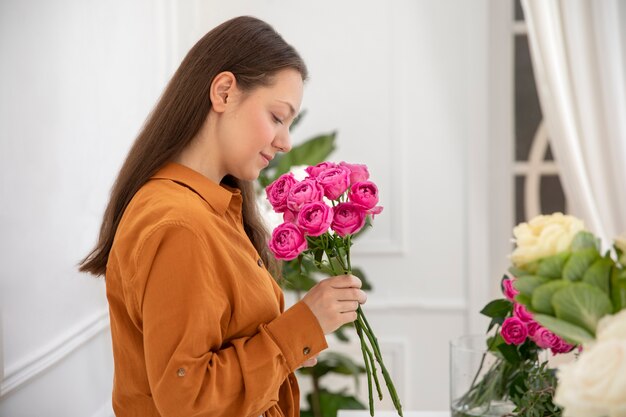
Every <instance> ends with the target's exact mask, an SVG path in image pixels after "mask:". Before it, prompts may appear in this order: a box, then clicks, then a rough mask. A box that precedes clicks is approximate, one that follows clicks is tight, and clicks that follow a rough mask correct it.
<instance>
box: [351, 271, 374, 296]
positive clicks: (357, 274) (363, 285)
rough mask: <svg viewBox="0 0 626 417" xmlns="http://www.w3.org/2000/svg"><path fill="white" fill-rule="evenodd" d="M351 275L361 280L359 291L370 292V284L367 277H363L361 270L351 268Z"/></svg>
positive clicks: (363, 273)
mask: <svg viewBox="0 0 626 417" xmlns="http://www.w3.org/2000/svg"><path fill="white" fill-rule="evenodd" d="M352 275H354V276H355V277H359V279H360V280H361V289H362V290H363V291H371V290H372V284H371V283H370V282H369V281H368V280H367V276H366V275H365V272H363V270H362V269H361V268H358V267H354V266H353V267H352Z"/></svg>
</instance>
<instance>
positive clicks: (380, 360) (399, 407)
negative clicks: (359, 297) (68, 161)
mask: <svg viewBox="0 0 626 417" xmlns="http://www.w3.org/2000/svg"><path fill="white" fill-rule="evenodd" d="M359 309H360V307H359ZM357 316H358V319H359V320H361V324H362V326H363V332H364V333H365V335H366V336H367V338H368V339H369V341H370V345H372V347H373V348H374V356H375V357H376V361H378V364H379V365H380V369H381V371H382V373H383V377H384V378H385V384H386V385H387V389H388V390H389V394H390V396H391V400H392V402H393V405H394V406H395V407H396V410H398V414H399V415H400V416H402V404H400V398H399V397H398V393H397V391H396V387H395V386H394V384H393V381H392V380H391V376H390V375H389V371H387V367H386V366H385V363H384V362H383V358H382V355H381V353H380V348H379V347H378V341H377V340H376V336H374V335H373V334H372V332H371V329H370V328H368V327H367V326H366V325H365V320H364V317H363V316H364V315H363V311H358V312H357Z"/></svg>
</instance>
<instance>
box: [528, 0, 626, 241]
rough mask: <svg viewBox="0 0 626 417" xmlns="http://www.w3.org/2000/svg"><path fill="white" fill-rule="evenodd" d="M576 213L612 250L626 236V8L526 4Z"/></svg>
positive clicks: (577, 1) (554, 139) (546, 111)
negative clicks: (620, 236)
mask: <svg viewBox="0 0 626 417" xmlns="http://www.w3.org/2000/svg"><path fill="white" fill-rule="evenodd" d="M522 6H523V8H524V15H525V19H526V22H527V26H528V39H529V44H530V50H531V56H532V60H533V71H534V73H535V78H536V81H537V90H538V93H539V100H540V102H541V108H542V112H543V116H544V120H545V123H546V125H547V128H548V132H549V136H550V141H551V144H552V148H553V151H554V155H555V159H556V161H557V163H558V165H559V169H560V172H561V182H562V184H563V188H564V190H565V194H566V197H567V200H568V205H569V209H570V210H569V211H570V212H571V213H572V214H574V215H576V216H578V217H580V218H582V219H583V220H584V221H585V224H586V226H587V228H588V229H589V230H591V231H593V232H594V233H596V234H597V235H599V236H600V237H601V238H602V239H603V241H604V243H605V244H608V243H609V242H610V241H611V240H612V238H613V237H614V236H616V235H618V234H621V233H624V232H626V169H625V168H626V42H625V40H626V36H625V35H626V5H625V4H623V3H621V2H619V1H618V0H601V1H594V2H592V1H588V0H522Z"/></svg>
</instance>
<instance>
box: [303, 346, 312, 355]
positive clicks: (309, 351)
mask: <svg viewBox="0 0 626 417" xmlns="http://www.w3.org/2000/svg"><path fill="white" fill-rule="evenodd" d="M302 353H303V354H304V355H308V354H309V353H311V348H310V347H308V346H307V347H305V348H304V349H302Z"/></svg>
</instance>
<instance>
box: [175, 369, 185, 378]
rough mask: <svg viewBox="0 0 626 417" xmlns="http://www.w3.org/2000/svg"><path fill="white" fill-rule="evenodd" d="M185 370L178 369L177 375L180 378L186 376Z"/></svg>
mask: <svg viewBox="0 0 626 417" xmlns="http://www.w3.org/2000/svg"><path fill="white" fill-rule="evenodd" d="M185 372H186V371H185V368H178V371H177V372H176V374H177V375H178V376H185Z"/></svg>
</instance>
